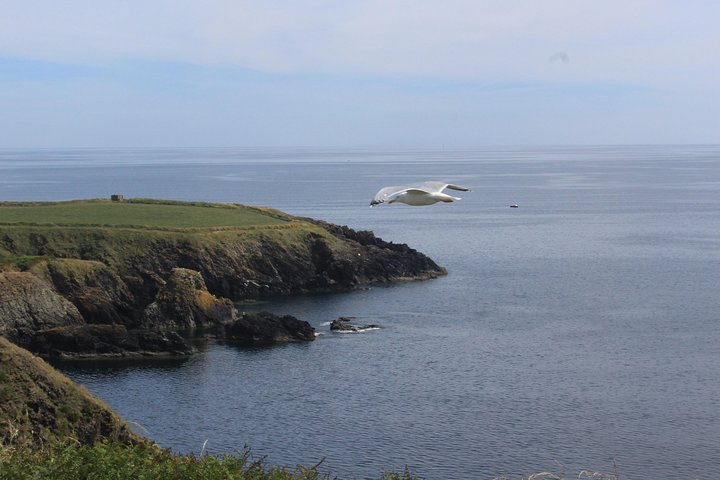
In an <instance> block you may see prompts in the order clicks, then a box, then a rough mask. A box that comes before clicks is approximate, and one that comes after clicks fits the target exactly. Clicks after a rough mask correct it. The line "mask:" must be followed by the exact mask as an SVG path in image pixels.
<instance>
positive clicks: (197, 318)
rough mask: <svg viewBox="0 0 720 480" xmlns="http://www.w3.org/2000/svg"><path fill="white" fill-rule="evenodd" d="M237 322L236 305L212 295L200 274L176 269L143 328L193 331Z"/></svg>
mask: <svg viewBox="0 0 720 480" xmlns="http://www.w3.org/2000/svg"><path fill="white" fill-rule="evenodd" d="M236 319H237V311H236V310H235V307H234V305H233V303H232V302H231V301H230V300H228V299H227V298H217V297H215V296H214V295H212V294H211V293H209V292H208V291H207V287H206V286H205V280H203V278H202V275H200V272H196V271H194V270H189V269H186V268H174V269H172V271H171V272H170V276H169V277H168V279H167V281H166V282H165V285H163V286H162V287H161V288H160V291H159V292H158V294H157V295H156V297H155V301H154V302H153V303H151V304H150V305H148V307H147V308H146V309H145V312H144V313H143V317H142V320H141V327H142V328H144V329H155V330H158V329H160V330H193V329H196V328H211V327H214V326H218V325H222V324H225V323H231V322H233V321H235V320H236Z"/></svg>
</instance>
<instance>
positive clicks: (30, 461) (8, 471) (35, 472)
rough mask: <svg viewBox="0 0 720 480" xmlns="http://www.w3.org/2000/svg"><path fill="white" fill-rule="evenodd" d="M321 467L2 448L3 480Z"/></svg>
mask: <svg viewBox="0 0 720 480" xmlns="http://www.w3.org/2000/svg"><path fill="white" fill-rule="evenodd" d="M317 468H318V466H317V465H316V466H315V467H303V466H298V467H297V468H296V469H295V470H290V469H287V468H278V467H272V466H268V465H266V464H265V463H264V462H263V461H262V459H261V460H257V461H253V460H252V459H251V457H250V454H249V451H247V450H246V451H244V452H242V453H241V454H240V455H237V456H235V455H225V456H221V457H217V456H213V455H201V456H198V455H194V454H188V455H178V454H173V453H172V452H171V451H170V450H163V449H161V448H159V447H157V446H156V445H153V444H151V443H142V444H139V445H134V446H128V445H123V444H120V443H107V442H103V443H96V444H95V445H93V446H81V445H77V444H75V443H61V444H58V445H56V446H54V447H53V448H51V449H48V450H44V451H37V450H30V449H22V450H21V449H16V448H11V447H0V480H45V479H73V480H320V479H328V480H329V479H330V478H331V477H330V476H328V475H326V474H321V473H319V472H318V470H317ZM413 478H415V477H413V476H412V475H411V474H410V473H409V472H408V471H406V472H405V473H403V474H395V473H387V474H385V475H383V477H382V479H383V480H412V479H413Z"/></svg>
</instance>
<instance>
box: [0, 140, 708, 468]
mask: <svg viewBox="0 0 720 480" xmlns="http://www.w3.org/2000/svg"><path fill="white" fill-rule="evenodd" d="M424 180H445V181H449V182H453V183H458V184H461V185H466V186H468V187H470V188H472V189H473V191H472V192H462V193H460V194H459V196H461V197H463V199H462V200H461V201H459V202H456V203H453V204H441V205H434V206H430V207H415V208H414V207H408V206H405V205H393V206H387V205H385V206H380V207H376V208H372V209H371V208H368V204H369V201H370V199H371V198H372V196H373V194H374V193H375V192H376V191H377V190H378V189H379V188H380V187H382V186H385V185H393V184H404V183H410V182H417V181H424ZM111 193H121V194H124V195H126V196H129V197H155V198H171V199H179V200H199V201H216V202H239V203H248V204H260V205H268V206H272V207H275V208H279V209H281V210H284V211H286V212H288V213H292V214H297V215H303V216H311V217H315V218H320V219H324V220H327V221H330V222H335V223H339V224H345V225H349V226H351V227H353V228H358V229H367V230H373V231H374V232H375V233H376V234H377V235H379V236H380V237H382V238H384V239H385V240H389V241H393V242H401V243H408V244H409V245H411V246H412V247H414V248H417V249H418V250H420V251H422V252H424V253H426V254H428V255H429V256H430V257H432V258H433V259H435V260H436V261H437V262H438V263H439V264H441V265H443V266H445V267H446V268H447V269H448V272H449V274H448V275H447V276H446V277H443V278H439V279H437V280H432V281H427V282H414V283H403V284H393V285H374V286H371V287H370V288H367V289H363V290H359V291H353V292H347V293H341V294H333V295H307V296H296V297H289V298H282V299H277V300H273V301H271V302H267V303H264V304H261V305H248V306H247V309H248V310H250V309H269V310H271V311H274V312H277V313H283V314H284V313H289V314H293V315H295V316H298V317H300V318H302V319H305V320H307V321H309V322H310V323H311V324H312V325H313V326H314V327H315V328H316V330H317V332H318V333H321V335H320V336H319V337H318V338H317V341H315V342H312V343H310V344H291V345H282V346H276V347H270V348H239V347H234V346H228V345H222V344H213V345H210V346H209V348H208V349H207V350H206V351H203V352H202V353H199V354H198V355H195V356H193V357H191V358H188V359H184V360H154V361H149V360H145V361H132V362H110V361H103V362H71V363H61V364H59V366H60V368H61V369H62V370H63V371H64V372H66V373H67V374H68V375H70V376H71V377H72V378H74V379H75V380H77V381H79V382H80V383H82V384H84V385H85V386H86V387H87V388H88V389H89V390H90V391H92V392H93V393H95V394H96V395H98V396H99V397H101V398H102V399H103V400H105V401H106V402H107V403H108V404H109V405H110V406H112V407H113V408H114V409H116V410H117V411H118V412H119V413H120V414H121V415H122V416H123V417H124V418H125V419H126V420H128V421H130V422H134V423H133V425H135V427H136V429H137V430H138V431H140V432H141V433H144V434H145V435H147V436H149V437H150V438H152V439H154V440H155V441H157V442H158V443H159V444H160V445H162V446H164V447H169V448H172V449H173V450H175V451H180V452H200V451H201V449H202V448H203V445H206V451H210V452H212V453H227V452H234V451H238V450H242V449H243V447H244V446H245V445H249V446H250V447H251V448H252V452H253V455H255V456H256V457H260V456H266V457H267V460H268V461H269V462H271V463H273V464H278V465H288V466H294V465H295V464H298V463H302V464H306V465H308V464H314V463H317V462H318V461H320V460H321V459H323V458H324V459H325V460H324V462H323V464H322V469H323V471H326V472H331V473H333V474H334V475H336V476H338V477H339V478H343V479H345V478H357V479H364V478H377V477H378V476H379V474H380V473H381V472H382V471H383V470H385V469H396V470H399V469H403V468H404V467H405V466H410V467H411V469H412V470H413V471H414V472H416V473H417V474H419V475H422V476H423V477H425V478H428V479H492V478H494V477H496V476H499V475H507V476H512V477H513V478H517V477H518V476H519V475H521V474H528V473H532V472H536V471H539V470H546V469H555V470H559V469H560V468H561V467H560V466H559V465H558V463H561V464H563V465H564V466H565V469H566V471H567V472H568V473H570V474H573V473H574V475H570V477H572V476H576V475H577V472H578V471H579V470H580V469H594V470H604V471H608V470H611V469H612V464H613V460H614V459H615V460H616V461H617V464H618V467H619V470H620V473H621V475H622V478H624V479H651V478H652V479H655V478H682V479H695V478H697V479H706V478H715V477H716V475H717V468H718V467H719V466H720V146H633V147H625V146H618V147H582V148H581V147H564V148H563V147H557V148H549V147H548V148H525V149H509V148H507V149H501V148H497V149H467V150H445V149H443V150H383V151H380V150H372V149H313V148H306V149H150V150H129V149H125V150H13V151H11V150H2V151H0V200H63V199H73V198H90V197H108V196H109V195H110V194H111ZM514 203H516V204H518V205H519V208H517V209H511V208H509V205H510V204H514ZM0 220H1V219H0ZM338 316H355V317H358V322H367V323H377V324H380V325H381V326H382V328H381V329H379V330H374V331H369V332H366V333H362V334H336V333H332V332H330V331H329V330H328V326H327V323H328V322H329V321H331V320H333V319H335V318H336V317H338ZM206 441H207V443H205V442H206Z"/></svg>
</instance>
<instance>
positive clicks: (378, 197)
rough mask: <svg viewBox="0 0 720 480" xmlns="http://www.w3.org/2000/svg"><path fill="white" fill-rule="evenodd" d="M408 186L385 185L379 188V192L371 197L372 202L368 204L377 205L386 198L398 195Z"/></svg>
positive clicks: (385, 200)
mask: <svg viewBox="0 0 720 480" xmlns="http://www.w3.org/2000/svg"><path fill="white" fill-rule="evenodd" d="M408 188H410V187H406V186H400V187H385V188H381V189H380V191H379V192H377V193H376V194H375V196H374V197H373V199H372V202H370V206H371V207H374V206H375V205H379V204H381V203H385V202H387V201H388V200H390V199H391V198H392V197H394V196H395V195H399V194H401V193H403V192H405V191H407V189H408Z"/></svg>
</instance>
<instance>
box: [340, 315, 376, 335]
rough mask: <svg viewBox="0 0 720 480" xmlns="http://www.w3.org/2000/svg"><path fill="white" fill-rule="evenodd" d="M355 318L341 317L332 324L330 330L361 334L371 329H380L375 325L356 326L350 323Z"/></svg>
mask: <svg viewBox="0 0 720 480" xmlns="http://www.w3.org/2000/svg"><path fill="white" fill-rule="evenodd" d="M354 319H355V317H339V318H336V319H335V320H333V321H332V322H330V330H340V331H345V332H361V331H363V330H368V329H371V328H380V326H379V325H375V324H373V323H371V324H368V325H354V324H352V323H350V322H351V321H352V320H354Z"/></svg>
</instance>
